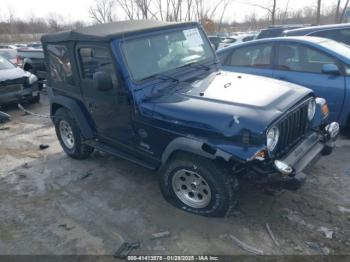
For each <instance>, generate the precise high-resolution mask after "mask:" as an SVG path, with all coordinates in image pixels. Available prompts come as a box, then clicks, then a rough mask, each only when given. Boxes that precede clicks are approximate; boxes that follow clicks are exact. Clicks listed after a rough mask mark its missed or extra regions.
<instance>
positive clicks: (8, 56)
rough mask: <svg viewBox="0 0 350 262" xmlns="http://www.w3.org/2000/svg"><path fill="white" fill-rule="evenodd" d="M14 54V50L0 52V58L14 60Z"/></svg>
mask: <svg viewBox="0 0 350 262" xmlns="http://www.w3.org/2000/svg"><path fill="white" fill-rule="evenodd" d="M16 53H17V52H16V51H15V50H0V56H2V57H4V58H6V59H8V60H11V59H16Z"/></svg>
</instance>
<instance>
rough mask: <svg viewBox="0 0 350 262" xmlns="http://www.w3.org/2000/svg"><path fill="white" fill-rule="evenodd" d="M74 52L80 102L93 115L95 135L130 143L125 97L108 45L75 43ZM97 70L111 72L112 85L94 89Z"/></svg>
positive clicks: (130, 129) (102, 138) (129, 118)
mask: <svg viewBox="0 0 350 262" xmlns="http://www.w3.org/2000/svg"><path fill="white" fill-rule="evenodd" d="M77 55H78V61H79V62H80V66H79V68H80V77H81V82H80V87H81V90H82V94H83V97H84V103H85V106H86V108H87V109H88V111H89V113H90V115H91V117H92V119H93V122H94V124H95V128H96V131H97V135H98V137H99V138H100V139H101V140H103V141H107V142H108V143H112V144H116V145H119V144H120V143H122V144H131V143H133V134H134V133H133V132H132V128H131V110H130V103H129V99H128V96H127V92H126V91H124V90H123V87H122V85H121V81H120V80H119V79H118V74H117V71H116V69H115V66H114V63H113V59H112V56H111V52H110V51H109V48H108V47H105V46H88V45H84V46H78V48H77ZM101 71H102V72H106V73H107V74H109V75H110V76H111V78H112V82H113V89H111V90H107V91H101V90H96V89H95V87H94V84H93V75H94V73H96V72H101Z"/></svg>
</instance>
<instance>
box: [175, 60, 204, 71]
mask: <svg viewBox="0 0 350 262" xmlns="http://www.w3.org/2000/svg"><path fill="white" fill-rule="evenodd" d="M191 66H194V67H197V68H201V69H205V70H207V71H209V70H210V66H207V65H204V64H203V63H199V62H192V63H188V64H185V65H183V66H180V67H179V68H184V67H191Z"/></svg>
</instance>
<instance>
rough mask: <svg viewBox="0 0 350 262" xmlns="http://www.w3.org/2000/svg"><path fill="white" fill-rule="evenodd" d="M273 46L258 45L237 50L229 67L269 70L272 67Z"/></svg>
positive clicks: (229, 60)
mask: <svg viewBox="0 0 350 262" xmlns="http://www.w3.org/2000/svg"><path fill="white" fill-rule="evenodd" d="M271 58H272V45H256V46H249V47H243V48H239V49H237V50H235V51H234V52H233V54H232V56H231V58H230V59H228V61H227V65H231V66H246V67H258V68H269V67H270V66H271Z"/></svg>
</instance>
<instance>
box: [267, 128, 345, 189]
mask: <svg viewBox="0 0 350 262" xmlns="http://www.w3.org/2000/svg"><path fill="white" fill-rule="evenodd" d="M338 134H339V124H338V123H336V122H334V123H331V124H330V125H328V126H327V127H326V128H325V130H324V131H323V132H322V133H321V134H320V133H316V132H313V133H312V134H310V135H309V136H308V137H307V138H306V139H305V140H304V141H303V142H301V143H300V144H299V145H297V146H296V147H295V148H294V149H293V150H292V151H291V152H290V153H289V154H288V155H287V156H285V157H284V158H282V159H276V160H274V161H273V163H272V165H273V168H272V169H273V172H271V173H269V174H267V182H268V183H269V184H271V185H274V186H278V187H280V188H285V189H290V190H296V189H298V188H300V187H301V186H302V184H303V183H304V182H305V179H306V175H305V173H303V170H304V169H305V168H306V167H307V166H309V165H311V164H314V163H315V162H316V161H317V160H318V159H319V158H320V157H321V156H322V155H329V154H330V153H331V152H332V150H333V148H334V147H335V141H336V139H337V137H338Z"/></svg>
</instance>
